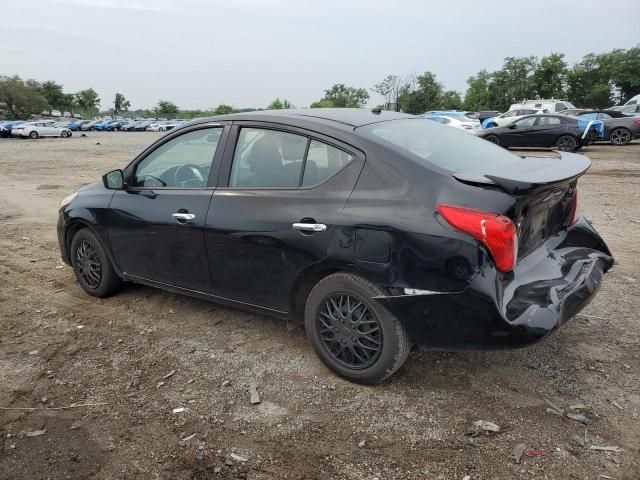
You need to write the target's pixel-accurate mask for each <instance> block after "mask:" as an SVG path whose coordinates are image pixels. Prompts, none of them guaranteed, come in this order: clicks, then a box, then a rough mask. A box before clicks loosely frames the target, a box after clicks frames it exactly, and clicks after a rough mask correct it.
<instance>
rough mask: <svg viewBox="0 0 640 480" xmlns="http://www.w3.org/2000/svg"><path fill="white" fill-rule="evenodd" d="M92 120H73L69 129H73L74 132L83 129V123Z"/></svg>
mask: <svg viewBox="0 0 640 480" xmlns="http://www.w3.org/2000/svg"><path fill="white" fill-rule="evenodd" d="M90 121H91V120H76V121H75V122H71V123H70V124H69V126H68V127H67V128H68V129H69V130H73V131H74V132H78V131H80V130H82V125H84V124H85V123H89V122H90Z"/></svg>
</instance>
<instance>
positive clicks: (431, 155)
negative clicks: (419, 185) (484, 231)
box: [356, 119, 520, 174]
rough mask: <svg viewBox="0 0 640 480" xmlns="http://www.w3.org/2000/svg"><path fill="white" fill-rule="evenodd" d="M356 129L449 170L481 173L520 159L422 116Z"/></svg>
mask: <svg viewBox="0 0 640 480" xmlns="http://www.w3.org/2000/svg"><path fill="white" fill-rule="evenodd" d="M356 131H357V132H358V133H360V134H362V135H363V136H365V137H367V138H369V139H371V140H374V141H377V142H379V143H382V144H384V145H385V146H387V147H390V148H392V149H394V150H397V151H399V152H402V153H405V154H407V153H408V154H409V156H410V157H411V158H412V159H414V160H415V161H417V162H419V163H422V164H425V165H428V164H429V163H431V164H434V165H437V166H438V167H441V168H443V169H445V170H449V171H450V172H465V173H478V174H482V173H484V172H486V171H487V170H489V169H491V170H495V168H494V167H500V166H503V165H511V164H513V163H516V162H518V161H519V160H520V157H518V156H516V155H514V154H512V153H509V152H508V151H507V150H505V149H504V148H502V147H498V146H496V145H494V144H493V143H491V142H488V141H486V140H483V139H482V138H478V137H475V136H474V135H470V134H469V133H467V132H465V131H463V130H459V129H456V128H451V127H448V126H446V125H441V124H439V123H437V122H430V121H425V120H424V119H407V120H391V121H387V122H380V123H372V124H370V125H365V126H363V127H359V128H357V129H356Z"/></svg>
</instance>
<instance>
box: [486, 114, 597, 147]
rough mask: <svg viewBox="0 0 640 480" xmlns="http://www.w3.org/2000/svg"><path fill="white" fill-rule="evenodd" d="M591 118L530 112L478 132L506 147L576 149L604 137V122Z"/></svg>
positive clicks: (490, 140)
mask: <svg viewBox="0 0 640 480" xmlns="http://www.w3.org/2000/svg"><path fill="white" fill-rule="evenodd" d="M590 122H591V121H588V120H583V119H580V118H576V117H571V116H569V115H559V114H556V115H552V114H537V115H527V116H525V117H522V118H520V119H518V120H516V121H515V122H513V123H510V124H509V125H507V126H506V127H496V128H491V129H489V130H484V131H482V132H480V133H479V134H478V136H479V137H481V138H484V139H485V140H488V141H489V142H491V143H495V144H496V145H500V146H502V147H505V148H510V147H538V148H556V149H558V150H561V151H564V152H574V151H576V150H578V149H580V148H582V147H583V146H586V145H588V144H589V143H593V142H594V141H596V140H598V139H600V138H603V136H604V125H603V122H602V121H601V120H593V121H592V122H591V123H590Z"/></svg>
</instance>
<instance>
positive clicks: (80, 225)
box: [64, 217, 125, 279]
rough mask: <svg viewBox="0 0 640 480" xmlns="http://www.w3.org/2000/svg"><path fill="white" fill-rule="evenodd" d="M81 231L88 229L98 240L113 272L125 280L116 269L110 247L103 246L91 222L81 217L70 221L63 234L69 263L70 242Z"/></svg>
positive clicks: (103, 243) (98, 233) (100, 236)
mask: <svg viewBox="0 0 640 480" xmlns="http://www.w3.org/2000/svg"><path fill="white" fill-rule="evenodd" d="M83 229H88V230H89V231H90V232H91V233H93V235H95V237H96V238H97V239H98V242H100V245H101V246H102V247H103V248H104V250H105V252H107V255H108V256H109V260H110V261H111V264H112V265H113V269H114V270H115V272H116V274H117V275H118V276H119V277H121V278H123V279H124V278H125V277H124V274H123V273H122V271H121V270H120V268H119V267H118V264H117V263H116V261H115V258H114V257H113V252H112V251H111V245H108V244H105V242H104V240H103V238H102V235H100V232H98V231H97V230H96V228H95V226H94V225H93V224H91V222H89V221H87V220H86V219H84V218H81V217H76V218H73V219H71V220H70V221H69V223H68V224H67V226H66V227H65V230H64V232H65V233H64V248H65V253H66V255H67V258H68V259H69V261H71V242H72V241H73V237H74V236H75V235H76V234H77V233H78V232H79V231H80V230H83Z"/></svg>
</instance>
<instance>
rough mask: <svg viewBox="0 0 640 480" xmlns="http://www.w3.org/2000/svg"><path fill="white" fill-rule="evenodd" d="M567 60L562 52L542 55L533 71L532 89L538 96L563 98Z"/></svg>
mask: <svg viewBox="0 0 640 480" xmlns="http://www.w3.org/2000/svg"><path fill="white" fill-rule="evenodd" d="M567 72H568V69H567V62H565V61H564V54H563V53H552V54H551V55H547V56H546V57H542V58H541V59H540V62H539V63H538V64H537V65H536V67H535V71H534V72H533V78H532V79H531V81H532V82H533V91H534V92H535V94H536V95H537V96H539V97H540V98H564V96H565V95H566V83H567Z"/></svg>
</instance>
